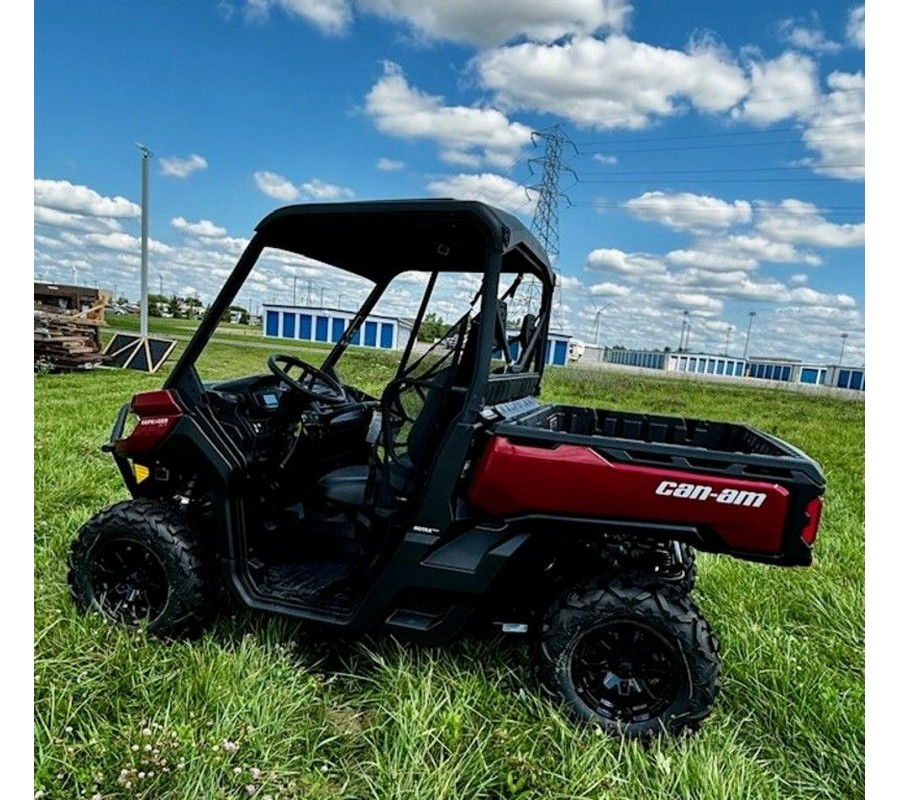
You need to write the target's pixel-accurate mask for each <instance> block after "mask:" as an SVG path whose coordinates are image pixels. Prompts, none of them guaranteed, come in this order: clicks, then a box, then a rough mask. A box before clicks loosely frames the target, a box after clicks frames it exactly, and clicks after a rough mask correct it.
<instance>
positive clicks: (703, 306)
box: [670, 292, 725, 314]
mask: <svg viewBox="0 0 900 800" xmlns="http://www.w3.org/2000/svg"><path fill="white" fill-rule="evenodd" d="M670 305H673V306H677V307H678V308H686V309H687V310H688V311H690V312H691V313H692V314H718V313H719V312H720V311H721V310H722V308H723V306H724V305H725V304H724V303H723V302H722V301H721V300H719V299H718V298H716V297H711V296H710V295H708V294H704V293H701V292H675V294H674V295H672V302H671V303H670Z"/></svg>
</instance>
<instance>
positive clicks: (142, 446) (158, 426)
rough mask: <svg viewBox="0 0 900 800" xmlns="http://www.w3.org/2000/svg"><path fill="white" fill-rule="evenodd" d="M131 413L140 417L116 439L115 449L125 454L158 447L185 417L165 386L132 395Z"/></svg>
mask: <svg viewBox="0 0 900 800" xmlns="http://www.w3.org/2000/svg"><path fill="white" fill-rule="evenodd" d="M131 413H132V414H134V415H135V417H136V418H137V422H136V424H135V426H134V428H133V429H132V431H131V433H129V434H128V436H125V437H123V438H121V439H119V440H118V441H117V442H116V452H117V453H118V454H119V455H123V456H133V455H136V454H137V453H144V452H146V451H147V450H150V449H151V448H153V447H155V446H156V445H158V444H159V443H160V442H161V441H162V440H163V439H164V438H165V437H166V436H168V434H169V432H170V431H171V430H172V428H174V427H175V423H176V422H178V420H179V419H181V417H182V416H183V412H182V411H181V409H180V408H179V406H178V403H176V402H175V398H174V397H173V396H172V393H171V392H169V391H168V390H166V389H160V390H158V391H154V392H141V394H136V395H135V396H134V397H132V398H131Z"/></svg>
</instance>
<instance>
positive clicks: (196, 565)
mask: <svg viewBox="0 0 900 800" xmlns="http://www.w3.org/2000/svg"><path fill="white" fill-rule="evenodd" d="M68 579H69V587H70V589H71V591H72V596H73V598H74V600H75V604H76V606H77V607H78V608H79V609H80V610H82V611H88V610H93V611H98V612H100V613H101V614H103V616H105V617H106V618H107V619H109V620H110V621H111V622H114V623H117V624H121V625H125V626H127V627H137V626H139V625H142V624H146V626H147V630H148V631H149V632H150V633H153V634H156V635H158V636H172V637H175V636H185V635H190V634H193V633H197V632H198V631H199V630H200V629H201V628H202V626H203V624H204V623H205V622H206V621H207V620H208V619H209V618H210V617H211V615H212V611H213V603H214V599H215V582H214V581H213V579H212V564H211V559H210V558H209V556H208V554H207V553H206V552H205V549H204V548H203V546H202V544H201V542H200V540H199V538H198V536H197V534H196V532H195V531H194V529H193V528H192V527H191V526H190V525H189V524H188V523H187V521H186V520H185V518H184V516H183V514H181V512H179V511H178V510H177V509H174V508H172V507H170V506H166V505H164V504H162V503H159V502H156V501H152V500H147V499H144V498H140V499H136V500H129V501H126V502H122V503H117V504H115V505H113V506H110V507H109V508H107V509H105V510H103V511H101V512H100V513H99V514H97V515H96V516H94V517H92V518H91V519H90V520H88V522H87V523H85V524H84V526H82V528H81V530H80V531H79V533H78V537H77V538H76V539H75V541H73V542H72V545H71V548H70V551H69V575H68Z"/></svg>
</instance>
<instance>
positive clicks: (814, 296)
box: [788, 286, 856, 308]
mask: <svg viewBox="0 0 900 800" xmlns="http://www.w3.org/2000/svg"><path fill="white" fill-rule="evenodd" d="M788 300H789V301H790V302H792V303H800V304H801V305H806V306H836V307H837V308H853V307H854V306H855V305H856V301H855V300H854V299H853V298H852V297H850V295H848V294H825V293H824V292H818V291H816V290H815V289H810V288H809V287H808V286H802V287H800V288H798V289H791V292H790V295H789V297H788Z"/></svg>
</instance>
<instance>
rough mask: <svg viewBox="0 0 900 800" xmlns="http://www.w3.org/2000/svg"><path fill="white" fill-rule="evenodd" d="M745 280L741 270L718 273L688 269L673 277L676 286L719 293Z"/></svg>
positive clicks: (716, 271)
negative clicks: (695, 287)
mask: <svg viewBox="0 0 900 800" xmlns="http://www.w3.org/2000/svg"><path fill="white" fill-rule="evenodd" d="M746 279H747V273H746V272H745V271H743V270H733V271H724V272H723V271H718V270H707V269H696V268H694V267H689V268H688V269H685V270H682V271H681V272H679V273H677V274H676V275H674V276H673V281H674V282H675V283H676V284H677V285H678V286H697V287H700V288H703V289H706V290H707V291H710V292H712V291H719V290H722V289H728V288H729V287H731V286H734V285H736V284H740V283H741V282H742V281H745V280H746Z"/></svg>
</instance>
